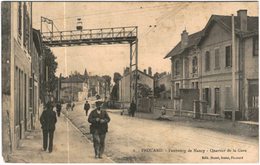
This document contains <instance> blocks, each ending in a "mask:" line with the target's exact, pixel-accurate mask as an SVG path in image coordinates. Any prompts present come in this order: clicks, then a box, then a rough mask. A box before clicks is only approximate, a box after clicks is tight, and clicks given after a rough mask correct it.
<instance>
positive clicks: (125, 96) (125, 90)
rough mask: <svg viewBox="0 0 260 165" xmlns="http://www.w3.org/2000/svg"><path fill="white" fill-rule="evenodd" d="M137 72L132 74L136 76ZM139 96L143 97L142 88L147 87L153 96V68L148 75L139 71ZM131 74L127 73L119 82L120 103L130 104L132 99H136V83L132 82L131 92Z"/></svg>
mask: <svg viewBox="0 0 260 165" xmlns="http://www.w3.org/2000/svg"><path fill="white" fill-rule="evenodd" d="M135 73H136V71H133V72H132V74H133V76H135ZM137 76H138V82H137V83H138V91H137V93H138V96H139V97H141V96H140V95H141V90H140V88H141V86H147V88H150V89H151V93H150V95H151V96H153V89H154V80H153V77H152V70H151V68H150V69H148V74H147V73H146V72H145V71H144V72H142V71H140V70H138V75H137ZM130 82H131V81H130V73H129V72H127V73H125V74H124V76H123V78H122V79H121V80H120V81H119V101H120V102H128V103H130V100H131V98H132V99H133V98H134V94H135V93H134V92H135V86H134V85H135V81H132V85H131V91H130Z"/></svg>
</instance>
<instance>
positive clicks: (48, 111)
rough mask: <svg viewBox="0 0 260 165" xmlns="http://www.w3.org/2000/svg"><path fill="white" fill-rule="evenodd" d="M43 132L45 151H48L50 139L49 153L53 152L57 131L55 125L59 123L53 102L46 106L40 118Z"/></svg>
mask: <svg viewBox="0 0 260 165" xmlns="http://www.w3.org/2000/svg"><path fill="white" fill-rule="evenodd" d="M40 122H41V125H42V132H43V150H44V151H46V150H47V147H48V139H49V147H48V151H49V153H51V152H52V147H53V135H54V131H55V124H56V122H57V117H56V113H55V112H54V111H53V105H52V103H51V102H48V103H47V104H46V107H45V110H44V111H43V112H42V114H41V117H40Z"/></svg>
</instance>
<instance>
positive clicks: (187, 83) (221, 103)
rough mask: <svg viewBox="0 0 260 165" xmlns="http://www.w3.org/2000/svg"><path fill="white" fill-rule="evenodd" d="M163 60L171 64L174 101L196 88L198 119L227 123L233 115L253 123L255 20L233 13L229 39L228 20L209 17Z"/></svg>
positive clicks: (255, 105) (255, 111) (255, 101)
mask: <svg viewBox="0 0 260 165" xmlns="http://www.w3.org/2000/svg"><path fill="white" fill-rule="evenodd" d="M232 43H233V45H232ZM233 46H234V47H233ZM232 50H233V51H234V52H232ZM165 58H170V59H171V63H172V77H171V79H172V98H173V99H174V98H176V99H177V98H178V97H179V95H180V91H181V89H192V88H195V89H198V92H199V98H198V99H199V100H200V101H201V103H203V104H205V105H204V106H201V108H200V109H201V111H200V113H201V114H202V113H205V114H215V115H219V116H220V117H223V118H231V116H232V110H235V113H236V115H235V116H236V120H253V121H258V17H253V16H248V15H247V10H239V11H237V15H236V16H234V35H233V37H232V16H225V15H224V16H223V15H212V16H211V18H210V19H209V21H208V22H207V24H206V26H205V27H204V29H202V30H201V31H199V32H196V33H194V34H191V35H189V34H188V32H187V31H186V30H184V31H183V33H182V34H181V41H180V42H179V43H178V44H177V45H176V46H175V47H174V48H173V49H172V50H171V51H170V52H169V53H168V54H167V55H166V57H165ZM202 107H205V108H202Z"/></svg>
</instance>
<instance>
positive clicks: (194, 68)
mask: <svg viewBox="0 0 260 165" xmlns="http://www.w3.org/2000/svg"><path fill="white" fill-rule="evenodd" d="M197 72H198V59H197V57H193V59H192V73H197Z"/></svg>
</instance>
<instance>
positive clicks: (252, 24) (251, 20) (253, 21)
mask: <svg viewBox="0 0 260 165" xmlns="http://www.w3.org/2000/svg"><path fill="white" fill-rule="evenodd" d="M234 21H235V32H236V34H240V35H241V37H248V36H252V35H258V17H252V16H247V31H246V32H242V31H240V30H239V29H240V20H239V17H238V16H234ZM212 22H217V23H218V24H220V25H221V26H222V27H223V28H224V29H226V30H228V31H230V32H231V29H232V22H231V16H224V15H212V16H211V17H210V19H209V21H208V23H207V25H206V26H205V28H204V29H203V30H201V31H199V32H196V33H193V34H191V35H189V36H188V46H187V47H186V48H184V49H181V41H180V42H179V43H178V44H177V45H176V46H175V47H174V48H173V49H172V50H171V51H170V52H169V53H168V54H167V55H166V56H165V57H164V58H168V57H172V56H175V55H178V54H181V53H183V52H184V51H185V50H187V49H188V48H190V47H192V46H195V45H199V44H200V42H201V41H202V40H203V38H204V37H205V36H206V35H207V31H208V30H209V29H210V27H211V25H212Z"/></svg>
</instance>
